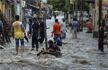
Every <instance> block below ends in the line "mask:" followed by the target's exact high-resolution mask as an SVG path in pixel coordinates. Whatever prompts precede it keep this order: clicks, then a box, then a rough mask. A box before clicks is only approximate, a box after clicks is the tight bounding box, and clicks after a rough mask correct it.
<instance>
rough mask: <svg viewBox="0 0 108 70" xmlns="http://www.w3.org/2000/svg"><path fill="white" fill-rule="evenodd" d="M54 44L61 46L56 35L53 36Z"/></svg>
mask: <svg viewBox="0 0 108 70" xmlns="http://www.w3.org/2000/svg"><path fill="white" fill-rule="evenodd" d="M54 43H55V44H56V45H58V46H62V42H61V40H60V38H58V34H55V35H54Z"/></svg>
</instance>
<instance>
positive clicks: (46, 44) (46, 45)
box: [44, 10, 48, 50]
mask: <svg viewBox="0 0 108 70" xmlns="http://www.w3.org/2000/svg"><path fill="white" fill-rule="evenodd" d="M46 16H47V10H45V14H44V23H45V24H44V32H45V47H46V50H47V49H48V43H47V31H46V30H47V29H46Z"/></svg>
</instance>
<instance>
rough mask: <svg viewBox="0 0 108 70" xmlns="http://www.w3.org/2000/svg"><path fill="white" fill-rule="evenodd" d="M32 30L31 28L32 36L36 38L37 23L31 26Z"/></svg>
mask: <svg viewBox="0 0 108 70" xmlns="http://www.w3.org/2000/svg"><path fill="white" fill-rule="evenodd" d="M32 28H33V36H38V28H39V25H38V24H37V23H35V24H33V26H32Z"/></svg>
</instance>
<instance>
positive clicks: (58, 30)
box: [53, 23, 61, 35]
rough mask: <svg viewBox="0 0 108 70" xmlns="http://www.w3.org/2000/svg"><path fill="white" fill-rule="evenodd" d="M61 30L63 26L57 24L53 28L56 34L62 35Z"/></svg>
mask: <svg viewBox="0 0 108 70" xmlns="http://www.w3.org/2000/svg"><path fill="white" fill-rule="evenodd" d="M60 29H61V25H60V24H59V23H55V24H54V26H53V31H54V34H58V35H61V32H60Z"/></svg>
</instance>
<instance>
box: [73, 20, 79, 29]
mask: <svg viewBox="0 0 108 70" xmlns="http://www.w3.org/2000/svg"><path fill="white" fill-rule="evenodd" d="M77 25H78V22H77V21H73V22H72V26H73V28H72V30H77Z"/></svg>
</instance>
